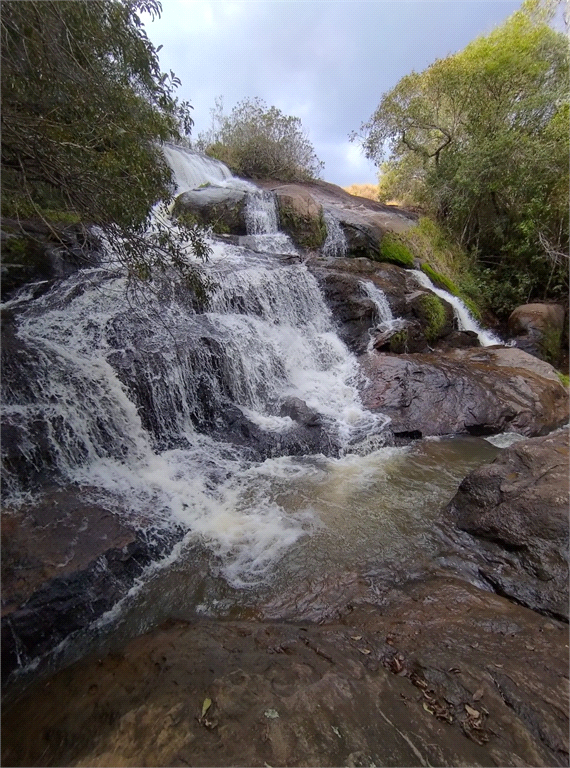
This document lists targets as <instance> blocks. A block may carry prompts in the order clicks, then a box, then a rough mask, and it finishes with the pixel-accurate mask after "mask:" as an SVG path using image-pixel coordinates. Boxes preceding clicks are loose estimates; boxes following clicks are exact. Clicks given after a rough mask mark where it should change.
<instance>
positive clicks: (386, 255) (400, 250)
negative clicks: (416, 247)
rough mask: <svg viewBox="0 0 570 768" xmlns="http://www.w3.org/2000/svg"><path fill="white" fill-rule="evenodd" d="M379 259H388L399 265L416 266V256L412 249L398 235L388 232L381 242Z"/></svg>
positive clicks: (391, 262)
mask: <svg viewBox="0 0 570 768" xmlns="http://www.w3.org/2000/svg"><path fill="white" fill-rule="evenodd" d="M378 260H379V261H387V262H389V263H390V264H396V265H397V266H399V267H407V268H411V269H412V268H413V267H414V256H413V254H412V252H411V251H410V249H409V248H408V247H407V245H405V244H404V243H403V242H402V240H401V239H399V237H398V236H397V235H394V234H392V233H388V234H386V235H384V237H383V238H382V242H381V243H380V255H379V259H378Z"/></svg>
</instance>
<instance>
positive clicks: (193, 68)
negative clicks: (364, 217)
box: [147, 0, 520, 185]
mask: <svg viewBox="0 0 570 768" xmlns="http://www.w3.org/2000/svg"><path fill="white" fill-rule="evenodd" d="M162 6H163V13H162V18H161V19H159V20H157V21H155V22H153V23H152V24H150V23H149V24H148V26H147V33H148V35H149V37H150V39H151V40H152V41H153V42H154V43H155V45H160V44H163V46H164V47H163V49H162V50H161V52H160V61H161V66H162V68H163V69H164V70H168V69H172V70H173V71H174V72H175V73H176V74H177V76H178V77H179V78H180V79H181V80H182V87H181V88H180V90H179V95H180V97H181V98H184V99H187V100H189V101H190V102H191V104H192V105H193V106H194V115H193V116H194V119H195V123H196V125H195V131H194V135H196V134H197V133H199V132H200V131H202V130H205V129H206V128H207V127H209V124H210V109H211V108H212V107H213V106H214V100H215V98H216V97H217V96H220V95H222V96H223V97H224V105H225V107H226V110H227V111H229V110H231V108H232V107H233V106H234V105H235V104H236V103H237V102H238V101H241V100H242V99H244V98H247V97H255V96H257V97H259V98H261V99H263V100H264V101H266V102H267V104H268V105H275V106H277V107H278V108H279V109H281V110H282V111H283V112H284V113H285V114H291V115H295V116H296V117H300V118H301V120H302V123H303V127H304V128H305V130H306V132H307V134H308V137H309V139H310V141H311V142H312V143H313V145H314V147H315V151H316V154H317V155H318V156H319V157H320V158H321V159H322V160H323V161H324V162H325V165H326V167H325V172H324V177H325V178H326V179H327V180H328V181H332V182H335V183H340V184H343V185H346V184H351V183H366V182H369V183H375V182H376V176H377V172H376V169H375V168H374V166H372V164H370V163H368V162H367V161H366V160H364V158H362V157H361V156H359V150H358V149H357V146H356V145H354V144H350V143H349V142H348V134H349V133H350V132H351V131H354V130H358V128H359V127H360V125H361V123H362V122H364V121H366V120H367V119H368V118H369V117H370V116H371V114H372V113H373V112H374V110H375V108H376V106H377V105H378V103H379V101H380V98H381V96H382V94H383V93H384V92H385V91H387V90H389V89H390V88H392V87H393V86H394V85H395V84H396V83H397V82H398V80H399V79H400V78H401V77H403V75H405V74H407V73H409V72H410V71H411V70H412V69H416V70H422V69H424V68H425V67H426V66H428V65H429V64H430V63H431V62H433V61H434V60H435V59H436V58H441V57H444V56H447V55H449V54H450V53H453V52H455V51H457V50H460V49H461V48H463V47H464V46H465V45H466V44H467V43H468V42H469V41H470V40H472V39H473V38H474V37H476V36H477V35H479V34H482V33H485V32H489V31H490V30H491V29H492V28H493V27H494V26H496V25H497V24H498V23H500V22H501V21H502V20H504V19H505V18H506V17H507V16H508V15H509V14H510V13H512V12H513V11H514V10H515V9H516V8H517V7H519V6H520V2H515V1H513V0H477V1H473V2H469V1H468V0H463V2H457V1H456V2H445V1H444V0H415V1H414V0H398V1H397V2H388V0H209V1H207V0H163V2H162ZM350 174H355V177H354V178H349V177H350Z"/></svg>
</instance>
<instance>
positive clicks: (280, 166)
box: [195, 98, 323, 181]
mask: <svg viewBox="0 0 570 768" xmlns="http://www.w3.org/2000/svg"><path fill="white" fill-rule="evenodd" d="M195 146H196V148H197V149H199V150H200V151H202V152H205V153H206V154H208V155H210V156H211V157H215V158H216V159H217V160H221V161H222V162H223V163H226V165H227V166H228V167H229V168H230V169H231V171H232V172H233V173H234V174H236V175H237V176H245V177H247V178H254V179H255V178H272V179H279V180H280V181H308V180H311V179H314V178H318V177H319V176H320V173H321V170H322V168H323V163H322V162H321V161H320V160H319V159H318V158H317V156H316V155H315V152H314V149H313V146H312V144H311V143H310V141H309V140H308V138H307V136H306V135H305V133H304V131H303V128H302V126H301V121H300V119H299V118H298V117H292V116H288V115H284V114H283V113H282V112H281V110H279V109H277V107H268V106H267V104H266V103H265V102H264V101H262V100H261V99H257V98H256V99H244V100H243V101H241V102H239V103H238V104H237V105H236V106H235V107H234V108H233V109H232V111H231V112H230V114H229V115H226V114H224V107H223V103H222V100H221V99H218V100H217V101H216V106H215V107H214V109H212V125H211V127H210V129H209V130H208V131H206V132H204V133H201V134H200V135H199V136H198V140H197V141H196V144H195Z"/></svg>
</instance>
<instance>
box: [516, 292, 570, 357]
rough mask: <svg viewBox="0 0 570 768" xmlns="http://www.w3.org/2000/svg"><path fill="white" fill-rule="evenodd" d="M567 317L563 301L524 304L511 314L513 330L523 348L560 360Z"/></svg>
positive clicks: (535, 353)
mask: <svg viewBox="0 0 570 768" xmlns="http://www.w3.org/2000/svg"><path fill="white" fill-rule="evenodd" d="M564 316H565V311H564V307H563V306H562V305H561V304H524V305H523V306H521V307H517V308H516V309H515V310H514V311H513V312H512V313H511V316H510V317H509V322H508V328H509V332H510V333H511V335H512V336H513V338H514V341H515V343H516V345H517V347H519V348H520V349H524V350H525V352H528V353H529V354H531V355H536V357H540V358H541V359H542V360H548V361H549V362H551V363H556V362H557V361H558V360H559V358H560V352H561V349H560V345H561V340H562V334H563V330H564Z"/></svg>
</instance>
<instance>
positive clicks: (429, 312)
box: [420, 293, 446, 342]
mask: <svg viewBox="0 0 570 768" xmlns="http://www.w3.org/2000/svg"><path fill="white" fill-rule="evenodd" d="M420 307H421V310H422V314H423V320H424V323H425V325H424V326H423V331H424V334H425V337H426V339H427V340H428V341H430V342H433V341H435V340H436V339H437V338H438V337H439V335H440V333H441V331H442V330H443V327H444V326H445V321H446V313H445V308H444V306H443V304H442V302H441V299H440V298H439V297H438V296H435V295H434V294H433V293H426V294H424V295H423V296H422V297H421V299H420Z"/></svg>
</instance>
